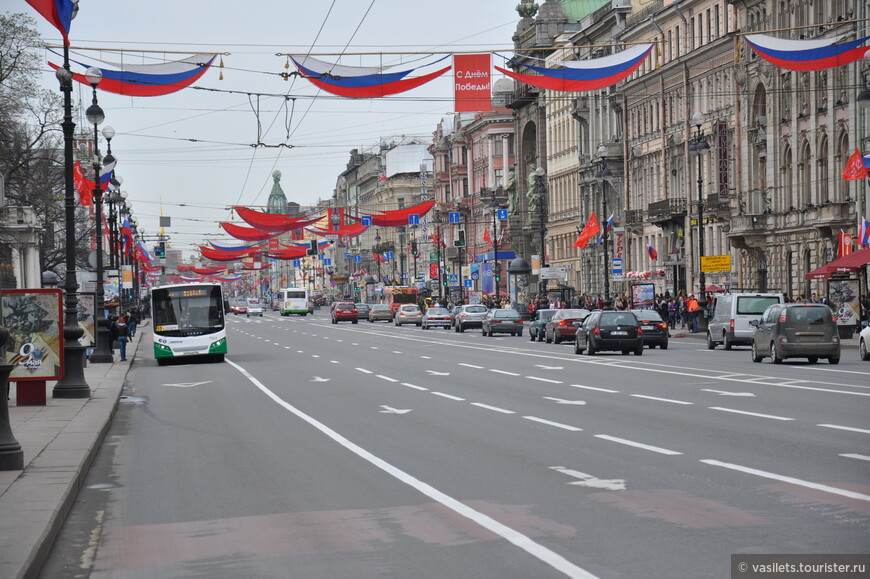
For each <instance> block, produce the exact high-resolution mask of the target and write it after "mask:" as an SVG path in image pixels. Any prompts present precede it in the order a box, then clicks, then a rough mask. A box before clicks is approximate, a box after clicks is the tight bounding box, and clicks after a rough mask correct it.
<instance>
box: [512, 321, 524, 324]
mask: <svg viewBox="0 0 870 579" xmlns="http://www.w3.org/2000/svg"><path fill="white" fill-rule="evenodd" d="M514 323H515V324H522V323H523V321H522V320H514Z"/></svg>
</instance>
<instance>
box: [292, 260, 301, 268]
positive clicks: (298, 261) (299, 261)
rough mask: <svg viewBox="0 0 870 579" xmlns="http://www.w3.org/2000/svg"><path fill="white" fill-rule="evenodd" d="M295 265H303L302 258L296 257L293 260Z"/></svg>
mask: <svg viewBox="0 0 870 579" xmlns="http://www.w3.org/2000/svg"><path fill="white" fill-rule="evenodd" d="M293 267H302V260H301V259H294V260H293Z"/></svg>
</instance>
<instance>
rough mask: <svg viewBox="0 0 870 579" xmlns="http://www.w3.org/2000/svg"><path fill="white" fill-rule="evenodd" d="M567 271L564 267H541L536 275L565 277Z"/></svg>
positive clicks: (549, 277) (543, 277)
mask: <svg viewBox="0 0 870 579" xmlns="http://www.w3.org/2000/svg"><path fill="white" fill-rule="evenodd" d="M567 273H568V270H567V268H565V267H560V266H556V267H542V268H541V269H540V270H539V272H538V276H539V277H540V278H541V279H565V276H566V275H567Z"/></svg>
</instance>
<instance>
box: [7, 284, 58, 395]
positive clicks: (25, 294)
mask: <svg viewBox="0 0 870 579" xmlns="http://www.w3.org/2000/svg"><path fill="white" fill-rule="evenodd" d="M62 301H63V292H61V290H59V289H11V290H3V297H2V300H0V318H2V324H3V326H5V327H6V329H7V330H9V341H8V342H7V343H6V348H5V350H4V351H3V356H4V358H5V360H6V362H8V363H9V364H12V374H11V375H10V376H9V380H10V381H18V382H23V381H27V380H57V379H60V378H62V377H63V374H62V368H63V314H62V308H61V305H62Z"/></svg>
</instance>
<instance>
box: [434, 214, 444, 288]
mask: <svg viewBox="0 0 870 579" xmlns="http://www.w3.org/2000/svg"><path fill="white" fill-rule="evenodd" d="M441 223H442V222H441V210H440V209H436V210H435V217H434V218H433V219H432V225H434V226H435V239H436V243H435V256H436V257H437V260H438V302H439V303H441V305H444V303H445V302H444V283H445V282H446V281H447V280H446V279H445V278H444V270H443V269H442V268H441V256H442V255H443V252H442V251H441V248H442V247H443V246H442V243H444V242H443V241H442V239H441Z"/></svg>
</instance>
